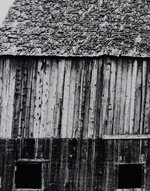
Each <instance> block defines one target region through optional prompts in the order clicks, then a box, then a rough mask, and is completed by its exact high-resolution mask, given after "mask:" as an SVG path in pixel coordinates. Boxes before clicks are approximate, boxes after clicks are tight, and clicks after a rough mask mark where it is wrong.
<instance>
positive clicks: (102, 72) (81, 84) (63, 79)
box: [0, 56, 150, 138]
mask: <svg viewBox="0 0 150 191" xmlns="http://www.w3.org/2000/svg"><path fill="white" fill-rule="evenodd" d="M149 97H150V60H149V59H138V58H137V59H136V58H134V59H132V58H127V57H126V58H120V57H118V58H117V57H105V56H104V57H99V58H55V57H1V58H0V137H1V138H18V137H24V138H38V137H39V138H42V137H57V138H59V137H61V138H79V137H82V138H98V137H101V136H102V135H103V134H106V135H119V134H120V135H123V134H149V133H150V98H149Z"/></svg>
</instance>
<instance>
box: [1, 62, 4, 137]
mask: <svg viewBox="0 0 150 191" xmlns="http://www.w3.org/2000/svg"><path fill="white" fill-rule="evenodd" d="M3 66H4V63H3V59H2V58H0V138H3V137H4V132H3V131H4V129H3V128H2V125H1V117H2V101H3V100H2V98H3V97H2V95H3V89H2V88H3Z"/></svg>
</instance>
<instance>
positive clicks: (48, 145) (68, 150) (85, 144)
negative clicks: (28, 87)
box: [0, 138, 150, 191]
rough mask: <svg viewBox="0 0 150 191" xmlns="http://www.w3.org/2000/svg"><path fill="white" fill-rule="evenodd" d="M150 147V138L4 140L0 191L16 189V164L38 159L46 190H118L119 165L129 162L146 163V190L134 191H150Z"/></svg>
mask: <svg viewBox="0 0 150 191" xmlns="http://www.w3.org/2000/svg"><path fill="white" fill-rule="evenodd" d="M149 146H150V139H148V140H142V141H141V140H102V139H95V140H92V139H86V140H80V139H56V138H51V139H42V138H41V139H0V148H1V152H0V177H1V188H0V190H1V191H4V190H5V191H6V190H8V191H11V190H13V189H15V184H14V183H15V165H16V162H18V161H21V160H22V161H23V160H24V161H25V160H26V162H27V161H28V162H29V161H31V160H34V161H36V160H37V161H38V162H39V161H40V162H42V177H43V181H42V182H43V183H42V190H52V191H55V190H56V191H58V190H59V191H65V190H67V191H94V190H101V191H108V190H109V191H110V190H113V191H115V190H117V185H118V182H117V181H118V164H119V163H125V164H143V169H144V171H143V172H144V173H143V177H142V182H143V183H142V187H144V188H143V189H132V191H133V190H134V191H137V190H140V191H141V190H145V191H148V190H149V189H150V184H149V182H150V181H149V176H150V172H149V168H150V158H149V156H150V148H149ZM44 160H45V161H44ZM124 190H126V189H124ZM129 190H130V189H128V191H129ZM120 191H122V189H120Z"/></svg>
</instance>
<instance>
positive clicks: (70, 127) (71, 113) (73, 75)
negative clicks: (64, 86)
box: [67, 62, 76, 138]
mask: <svg viewBox="0 0 150 191" xmlns="http://www.w3.org/2000/svg"><path fill="white" fill-rule="evenodd" d="M75 85H76V67H75V63H74V62H72V67H71V73H70V89H69V103H68V124H67V125H68V130H67V131H68V135H67V137H68V138H72V135H73V119H74V104H75Z"/></svg>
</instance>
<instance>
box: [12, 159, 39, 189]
mask: <svg viewBox="0 0 150 191" xmlns="http://www.w3.org/2000/svg"><path fill="white" fill-rule="evenodd" d="M41 167H42V165H41V163H27V162H24V163H17V165H16V172H15V184H16V188H31V189H39V188H41Z"/></svg>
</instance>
